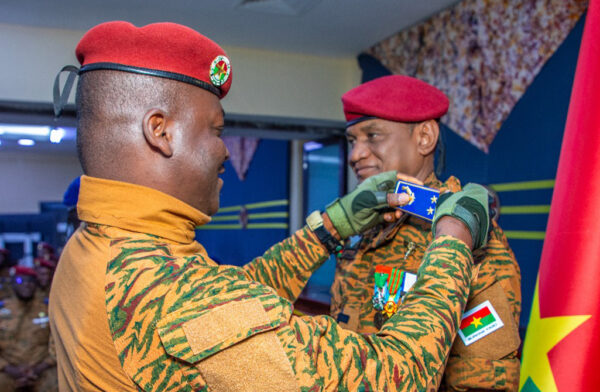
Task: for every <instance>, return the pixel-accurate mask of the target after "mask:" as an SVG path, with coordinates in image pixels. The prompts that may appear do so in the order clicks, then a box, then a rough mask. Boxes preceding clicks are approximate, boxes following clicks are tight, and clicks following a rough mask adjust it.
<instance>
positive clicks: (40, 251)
mask: <svg viewBox="0 0 600 392" xmlns="http://www.w3.org/2000/svg"><path fill="white" fill-rule="evenodd" d="M36 258H37V259H42V260H50V261H54V260H56V251H55V250H54V247H53V246H52V245H50V244H49V243H47V242H43V241H42V242H39V243H38V244H37V254H36Z"/></svg>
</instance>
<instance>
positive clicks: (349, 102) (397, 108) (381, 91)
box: [342, 75, 449, 122]
mask: <svg viewBox="0 0 600 392" xmlns="http://www.w3.org/2000/svg"><path fill="white" fill-rule="evenodd" d="M342 103H343V105H344V114H345V115H346V121H353V120H356V119H358V118H360V117H377V118H381V119H384V120H390V121H397V122H419V121H425V120H431V119H436V118H440V117H442V116H443V115H444V114H446V112H447V111H448V104H449V101H448V97H446V95H444V93H443V92H441V91H440V90H438V89H437V88H435V87H433V86H432V85H430V84H427V83H425V82H423V81H421V80H419V79H415V78H411V77H409V76H404V75H390V76H384V77H381V78H377V79H374V80H371V81H369V82H366V83H363V84H361V85H360V86H358V87H355V88H353V89H352V90H350V91H348V92H347V93H346V94H344V95H343V96H342Z"/></svg>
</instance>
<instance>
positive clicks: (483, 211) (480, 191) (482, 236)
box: [431, 184, 490, 250]
mask: <svg viewBox="0 0 600 392" xmlns="http://www.w3.org/2000/svg"><path fill="white" fill-rule="evenodd" d="M488 206H489V195H488V192H487V190H486V189H485V188H484V187H482V186H481V185H478V184H467V185H466V186H465V187H464V188H463V189H462V191H460V192H456V193H452V192H447V193H444V194H442V195H440V198H439V200H438V203H437V207H436V211H435V215H434V217H433V224H432V226H431V231H432V233H433V235H434V236H435V226H436V223H437V222H438V221H439V220H440V218H441V217H443V216H447V215H448V216H452V217H454V218H456V219H458V220H460V221H461V222H463V223H464V224H465V226H467V228H468V229H469V231H470V232H471V238H472V239H473V249H474V250H475V249H479V248H481V247H482V246H484V245H485V244H486V243H487V238H488V232H489V229H490V217H489V207H488Z"/></svg>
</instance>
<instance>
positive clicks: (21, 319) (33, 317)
mask: <svg viewBox="0 0 600 392" xmlns="http://www.w3.org/2000/svg"><path fill="white" fill-rule="evenodd" d="M49 339H50V325H49V322H48V306H47V305H46V304H44V303H43V302H42V301H36V300H35V298H34V299H32V300H31V301H28V302H24V301H21V300H19V299H17V298H16V297H10V298H6V299H4V300H3V301H2V307H0V368H4V367H5V366H6V365H13V366H19V365H28V366H35V365H37V364H39V363H40V362H42V361H45V362H47V363H48V365H52V364H53V363H54V360H53V359H52V358H51V356H50V353H49V350H48V348H49ZM51 371H54V368H50V369H47V370H46V371H45V372H44V373H43V374H42V375H41V376H40V380H38V382H37V385H36V388H34V389H33V390H39V391H48V390H49V389H47V387H41V385H40V383H44V385H47V384H45V381H44V380H45V378H46V376H47V374H46V373H48V372H51ZM13 390H14V382H13V379H12V378H11V377H9V376H8V375H7V374H6V373H4V372H0V391H13ZM50 390H52V389H50Z"/></svg>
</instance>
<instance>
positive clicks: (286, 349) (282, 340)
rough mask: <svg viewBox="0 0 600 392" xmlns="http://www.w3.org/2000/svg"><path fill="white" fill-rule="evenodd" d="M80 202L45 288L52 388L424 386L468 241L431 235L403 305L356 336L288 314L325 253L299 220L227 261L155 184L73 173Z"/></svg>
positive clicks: (456, 293) (430, 382) (452, 317)
mask: <svg viewBox="0 0 600 392" xmlns="http://www.w3.org/2000/svg"><path fill="white" fill-rule="evenodd" d="M78 212H79V216H80V217H81V218H82V220H83V221H84V222H85V223H84V224H83V225H82V227H80V228H79V229H78V231H77V232H76V233H75V234H74V235H73V236H72V237H71V239H70V240H69V243H68V244H67V246H66V247H65V250H64V252H63V256H62V258H61V261H60V263H59V265H58V268H57V271H56V275H55V278H54V282H53V286H52V294H51V296H50V315H51V317H50V318H51V324H52V327H53V333H55V341H56V350H57V358H58V369H59V372H58V374H59V381H60V386H61V390H82V389H83V390H119V391H135V390H146V391H171V390H182V391H192V390H194V391H258V390H260V391H299V390H300V391H356V390H365V391H366V390H369V391H397V390H402V391H413V390H430V389H431V388H435V387H436V386H437V385H436V383H437V382H438V381H439V375H440V374H441V369H443V365H444V362H445V360H446V356H447V355H448V352H449V349H450V346H451V344H452V340H453V337H454V334H455V333H456V328H457V325H458V321H459V319H460V315H461V311H462V309H463V308H464V306H465V304H466V298H467V296H468V290H469V287H470V282H471V280H472V268H471V262H472V259H471V252H470V251H469V249H468V248H467V247H466V245H465V244H464V243H462V242H460V241H458V240H455V239H452V238H451V237H441V238H439V239H437V240H436V241H434V242H433V243H432V245H431V247H430V252H428V253H427V254H426V255H425V258H424V261H423V264H422V266H421V269H420V275H421V276H423V277H425V278H426V279H419V280H418V281H417V283H416V284H415V288H414V290H413V294H409V295H408V296H407V298H406V300H405V304H406V306H405V307H404V309H403V310H402V311H401V312H399V315H397V316H394V317H392V318H391V319H390V320H389V321H388V322H387V323H386V325H385V326H384V328H383V329H382V331H381V332H380V333H378V334H376V335H371V336H363V335H360V334H356V333H354V332H351V331H348V330H345V329H342V328H340V327H339V326H338V325H337V323H336V322H335V321H334V320H333V319H332V318H330V317H329V316H319V317H314V318H311V317H297V316H294V315H292V310H293V306H292V304H291V302H293V301H294V300H295V299H296V297H297V295H299V293H300V291H301V290H302V288H303V286H304V285H305V283H306V281H307V280H308V278H309V277H310V275H311V273H312V272H313V271H314V269H316V268H317V267H318V266H319V265H320V264H321V263H322V262H324V261H325V260H326V259H327V257H328V254H327V252H326V250H325V249H324V247H323V246H322V245H321V244H320V243H319V241H318V239H317V238H316V236H315V235H314V234H313V233H312V232H311V231H310V230H308V229H307V228H304V229H301V230H299V231H298V232H297V233H296V234H294V235H293V236H292V237H290V238H288V239H286V240H284V241H282V242H281V243H279V244H276V245H274V246H273V247H272V248H271V249H269V250H268V251H267V252H266V253H265V254H264V255H263V256H262V257H259V258H257V259H255V260H253V261H252V262H251V263H249V264H248V265H246V266H245V267H243V268H238V267H232V266H223V265H217V264H216V263H215V262H213V261H212V260H211V259H210V258H209V257H208V255H207V254H206V251H205V250H204V248H203V247H202V245H200V244H199V243H197V242H195V241H194V240H193V239H194V234H195V233H194V227H195V226H196V225H198V224H203V223H206V222H207V221H208V220H209V218H208V217H207V216H205V215H204V214H202V213H201V212H199V211H197V210H195V209H193V208H192V207H190V206H189V205H187V204H185V203H183V202H181V201H179V200H177V199H174V198H172V197H170V196H168V195H165V194H163V193H161V192H158V191H156V190H152V189H149V188H145V187H140V186H136V185H132V184H125V183H120V182H115V181H108V180H100V179H94V178H90V177H86V176H83V177H82V179H81V193H80V196H79V204H78ZM432 277H435V279H432ZM427 278H428V279H427ZM431 314H435V316H433V317H432V316H430V315H431ZM425 315H426V316H425Z"/></svg>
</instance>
